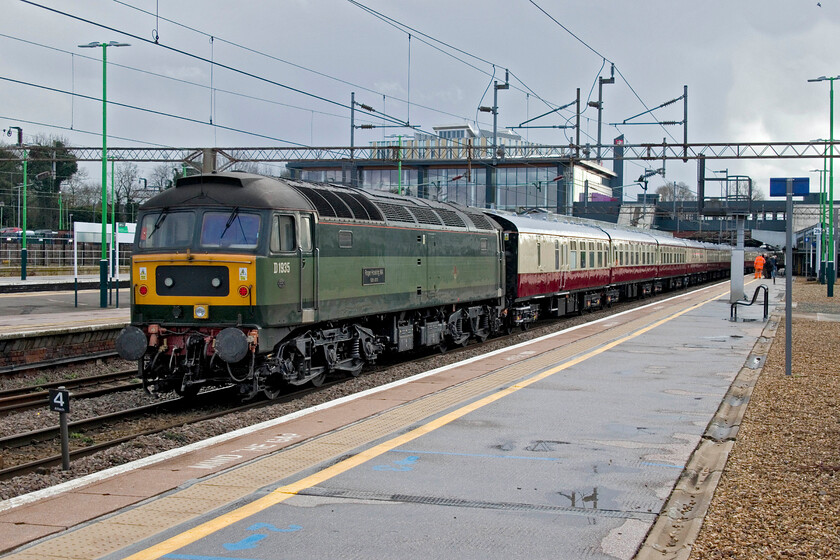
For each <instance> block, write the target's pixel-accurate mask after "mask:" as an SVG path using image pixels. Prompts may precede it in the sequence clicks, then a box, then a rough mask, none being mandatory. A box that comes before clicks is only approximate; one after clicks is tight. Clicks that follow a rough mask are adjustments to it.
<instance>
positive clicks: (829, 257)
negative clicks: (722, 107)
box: [808, 76, 840, 297]
mask: <svg viewBox="0 0 840 560" xmlns="http://www.w3.org/2000/svg"><path fill="white" fill-rule="evenodd" d="M837 79H840V76H834V77H832V78H826V77H825V76H820V77H819V78H814V79H811V80H808V81H809V82H824V81H826V80H827V81H828V82H829V95H828V105H829V110H828V111H829V112H828V139H829V145H828V149H829V150H831V154H830V157H829V162H828V252H827V254H826V261H827V264H826V268H825V283H826V284H827V285H828V290H827V295H828V297H834V80H837Z"/></svg>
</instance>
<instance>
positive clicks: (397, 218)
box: [376, 201, 416, 224]
mask: <svg viewBox="0 0 840 560" xmlns="http://www.w3.org/2000/svg"><path fill="white" fill-rule="evenodd" d="M376 206H377V207H378V208H379V209H380V210H382V213H383V214H384V215H385V217H386V218H388V219H389V220H392V221H394V222H407V223H409V224H414V223H416V222H415V220H414V216H412V214H411V213H410V212H409V211H408V209H407V208H405V207H404V206H400V205H398V204H390V203H388V202H378V201H377V202H376Z"/></svg>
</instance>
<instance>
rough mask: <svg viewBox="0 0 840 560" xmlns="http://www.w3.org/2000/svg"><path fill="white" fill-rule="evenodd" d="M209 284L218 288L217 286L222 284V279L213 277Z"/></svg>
mask: <svg viewBox="0 0 840 560" xmlns="http://www.w3.org/2000/svg"><path fill="white" fill-rule="evenodd" d="M210 285H211V286H213V287H214V288H218V287H219V286H221V285H222V281H221V279H219V278H213V279H212V280H210Z"/></svg>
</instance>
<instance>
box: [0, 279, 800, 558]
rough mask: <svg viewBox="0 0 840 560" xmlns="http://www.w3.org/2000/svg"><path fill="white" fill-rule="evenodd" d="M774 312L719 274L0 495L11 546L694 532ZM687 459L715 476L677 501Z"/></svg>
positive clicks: (527, 543)
mask: <svg viewBox="0 0 840 560" xmlns="http://www.w3.org/2000/svg"><path fill="white" fill-rule="evenodd" d="M769 288H770V295H771V307H775V305H776V304H778V303H779V302H780V301H781V299H782V298H783V290H784V285H783V283H777V284H776V285H773V284H769ZM747 289H748V290H750V291H751V290H752V283H749V284H748V286H747ZM762 311H763V310H762V308H761V306H758V305H756V306H753V307H745V308H742V309H741V310H740V311H739V317H740V318H741V319H742V320H741V321H738V322H731V321H729V302H728V284H718V285H714V286H709V287H706V288H704V289H701V290H698V291H697V292H693V293H691V294H684V295H682V296H677V297H675V298H671V299H669V300H665V301H660V302H656V303H653V304H651V305H648V306H645V307H642V308H639V309H635V310H632V311H628V312H624V313H621V314H617V315H614V316H611V317H608V318H605V319H601V320H599V321H594V322H592V323H587V324H585V325H582V326H580V327H576V328H571V329H566V330H563V331H559V332H557V333H554V334H552V335H549V336H546V337H542V338H540V339H536V340H533V341H531V342H528V343H524V344H520V345H518V346H515V347H512V348H508V349H505V350H501V351H497V352H493V353H491V354H487V355H485V356H482V357H479V358H475V359H471V360H467V361H465V362H462V363H460V364H455V365H453V366H448V367H446V368H442V369H441V370H437V371H433V372H427V373H425V374H421V375H419V376H415V377H414V378H412V379H410V380H407V381H403V382H398V383H395V384H391V385H390V386H385V387H382V388H378V389H376V390H371V391H368V392H366V393H363V394H359V395H354V396H353V397H349V398H346V399H342V400H341V401H340V402H335V403H330V404H329V405H326V406H322V407H317V408H316V409H310V410H307V411H303V412H300V413H296V414H294V415H291V416H288V417H284V418H279V419H276V420H272V421H270V422H267V423H264V424H263V425H259V426H255V427H252V428H249V429H246V430H241V431H239V432H237V433H232V434H226V435H225V436H220V437H217V438H213V439H212V440H208V441H207V442H203V443H201V444H196V445H193V446H189V447H187V448H182V449H180V450H176V451H173V452H169V453H165V454H161V455H160V456H155V457H151V458H148V459H144V460H142V461H138V462H136V463H134V464H130V465H124V466H121V467H117V468H115V469H112V470H111V471H106V472H104V473H101V474H98V475H96V476H91V477H87V478H85V479H79V480H76V481H72V482H69V483H67V484H65V485H62V486H59V487H55V488H52V489H48V490H46V491H42V492H38V493H35V494H30V495H27V496H21V497H19V498H14V499H12V500H7V501H6V502H0V535H2V537H0V550H10V549H11V548H12V547H17V546H20V545H21V544H23V543H27V542H32V544H30V545H27V546H23V547H22V548H19V549H18V550H16V551H15V552H13V553H11V554H9V555H8V556H7V557H8V558H16V559H35V558H38V559H43V558H68V559H69V558H73V559H76V558H79V559H82V558H100V557H101V558H107V559H117V558H131V559H132V560H140V559H150V558H182V559H186V558H191V559H205V560H206V559H211V558H232V559H240V560H244V559H268V558H281V557H295V558H330V557H332V558H380V557H390V556H395V555H396V556H399V557H401V558H424V559H427V558H443V557H450V558H452V557H457V558H512V557H513V558H545V557H557V558H598V559H612V558H631V557H633V555H634V554H635V552H636V550H637V549H639V547H640V546H641V545H642V543H643V542H644V539H645V536H646V534H647V533H648V531H649V530H650V529H651V528H652V527H658V529H657V530H659V531H660V532H661V531H662V527H661V524H662V520H663V518H664V519H665V520H666V521H667V519H668V518H671V516H667V515H666V516H660V515H659V514H660V512H661V511H663V509H664V510H665V511H668V512H671V513H673V511H672V509H673V510H674V511H676V510H677V509H679V512H678V513H677V515H676V516H675V517H674V518H675V519H681V523H682V525H683V526H689V527H690V526H696V527H699V524H698V519H699V520H702V514H703V513H704V510H703V509H702V506H703V504H705V503H707V500H704V499H703V497H702V496H699V497H698V494H702V492H703V491H706V492H709V487H711V489H712V490H713V485H711V486H710V484H709V483H713V482H714V480H716V476H717V475H719V473H720V470H721V469H722V468H723V461H721V457H724V458H725V453H726V451H727V450H728V447H729V446H730V445H731V442H729V443H728V444H727V443H726V438H725V437H724V438H716V437H715V436H714V434H713V433H712V435H709V434H710V432H709V430H712V431H713V432H720V431H721V430H722V429H723V428H722V427H721V422H725V421H727V420H726V418H724V419H723V420H721V421H720V422H719V421H718V417H719V416H720V414H721V412H720V410H721V409H722V408H726V410H727V418H731V412H732V411H733V410H736V409H738V408H739V407H740V409H741V410H742V409H743V408H744V407H745V406H746V403H747V402H748V400H749V399H748V393H747V394H746V398H743V397H739V398H737V399H730V398H727V395H730V394H731V391H732V390H733V387H736V388H740V389H743V387H744V386H745V385H744V383H742V382H737V383H734V384H733V381H734V380H736V377H741V376H745V377H746V378H747V381H746V383H747V384H748V382H749V379H750V378H752V379H754V377H756V376H757V371H758V369H757V367H758V366H760V364H761V363H762V359H761V356H762V354H761V353H762V352H766V349H767V347H769V342H768V340H767V338H766V337H767V336H772V330H773V326H774V324H775V321H774V320H773V319H771V321H770V322H765V321H763V320H762V317H761V315H762ZM559 325H560V328H562V322H561V323H560V324H559ZM722 403H724V405H725V406H722ZM716 415H717V416H716ZM736 416H737V415H736ZM728 421H731V419H730V420H728ZM734 429H736V430H737V425H736V426H735V427H734ZM701 440H702V441H704V446H705V447H704V446H701V448H702V449H703V451H702V452H700V453H694V451H695V449H698V444H700V443H701ZM709 442H711V443H710V444H709ZM706 444H709V445H710V446H711V450H710V447H709V445H706ZM697 461H701V462H702V461H706V463H705V464H697V463H696V462H697ZM684 472H690V473H695V474H696V475H697V476H692V477H688V478H690V479H691V480H692V483H693V484H694V483H696V484H698V485H700V486H703V487H704V489H703V490H692V492H694V494H695V495H694V497H692V498H691V499H690V500H686V501H685V503H684V504H683V506H682V507H679V508H677V506H676V505H671V504H669V505H666V502H667V500H668V499H669V497H671V498H672V499H675V495H676V494H678V492H673V493H672V491H673V490H674V488H675V486H677V488H678V489H679V484H681V483H680V482H679V481H680V476H681V474H682V473H684ZM698 473H703V474H702V475H700V474H698ZM700 486H698V488H699V487H700ZM708 496H709V498H710V497H711V494H710V493H709V494H708ZM676 499H677V503H679V500H680V497H679V496H676ZM666 530H667V529H666ZM39 539H40V540H39ZM645 546H647V547H651V550H654V551H656V550H657V549H656V546H658V545H657V544H656V542H655V541H649V542H648V543H647V544H646V545H645ZM656 553H657V554H659V551H657V552H656Z"/></svg>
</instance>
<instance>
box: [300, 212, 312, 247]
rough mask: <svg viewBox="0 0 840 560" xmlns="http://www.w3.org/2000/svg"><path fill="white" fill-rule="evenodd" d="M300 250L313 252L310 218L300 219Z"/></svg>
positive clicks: (302, 217)
mask: <svg viewBox="0 0 840 560" xmlns="http://www.w3.org/2000/svg"><path fill="white" fill-rule="evenodd" d="M300 250H301V251H303V252H304V253H308V252H310V251H312V218H310V217H309V216H301V217H300Z"/></svg>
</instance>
